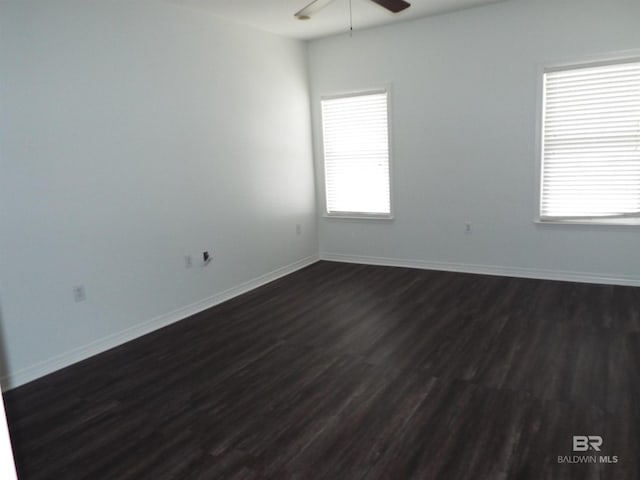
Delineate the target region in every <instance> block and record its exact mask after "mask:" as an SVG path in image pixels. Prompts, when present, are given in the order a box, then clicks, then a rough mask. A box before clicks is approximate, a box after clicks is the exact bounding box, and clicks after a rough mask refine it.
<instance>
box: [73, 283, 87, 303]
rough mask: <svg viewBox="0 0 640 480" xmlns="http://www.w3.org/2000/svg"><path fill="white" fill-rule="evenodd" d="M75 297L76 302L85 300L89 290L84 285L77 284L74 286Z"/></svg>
mask: <svg viewBox="0 0 640 480" xmlns="http://www.w3.org/2000/svg"><path fill="white" fill-rule="evenodd" d="M73 299H74V300H75V302H76V303H77V302H83V301H85V300H86V299H87V292H86V291H85V289H84V285H76V286H75V287H73Z"/></svg>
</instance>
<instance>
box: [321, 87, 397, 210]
mask: <svg viewBox="0 0 640 480" xmlns="http://www.w3.org/2000/svg"><path fill="white" fill-rule="evenodd" d="M321 105H322V134H323V146H324V172H325V188H326V200H327V213H328V214H338V215H340V214H342V215H369V216H376V215H378V216H389V215H390V214H391V195H390V185H389V184H390V182H389V125H388V115H387V92H386V91H381V92H375V93H366V94H358V95H351V96H344V97H336V98H324V99H322V101H321Z"/></svg>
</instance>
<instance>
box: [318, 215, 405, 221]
mask: <svg viewBox="0 0 640 480" xmlns="http://www.w3.org/2000/svg"><path fill="white" fill-rule="evenodd" d="M322 217H323V218H331V219H334V218H335V219H338V220H393V215H392V214H389V215H375V214H371V215H367V214H358V213H344V214H342V213H324V214H323V215H322Z"/></svg>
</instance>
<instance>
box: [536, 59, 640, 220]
mask: <svg viewBox="0 0 640 480" xmlns="http://www.w3.org/2000/svg"><path fill="white" fill-rule="evenodd" d="M637 62H640V50H626V51H623V52H618V53H611V54H606V55H597V56H591V57H587V58H582V59H579V60H576V59H573V60H564V61H558V62H547V63H540V64H538V65H537V98H536V128H535V175H534V179H535V187H534V192H535V205H534V220H533V221H534V223H536V224H539V225H551V226H557V225H575V226H580V225H582V226H594V227H605V228H606V227H613V228H616V227H622V228H627V227H638V226H640V214H638V215H633V216H616V217H557V218H547V217H543V216H542V215H541V213H542V180H543V169H544V158H543V155H544V148H543V143H544V115H545V82H544V79H545V74H546V73H549V72H559V71H566V70H576V69H580V68H589V67H600V66H607V65H620V64H625V63H637Z"/></svg>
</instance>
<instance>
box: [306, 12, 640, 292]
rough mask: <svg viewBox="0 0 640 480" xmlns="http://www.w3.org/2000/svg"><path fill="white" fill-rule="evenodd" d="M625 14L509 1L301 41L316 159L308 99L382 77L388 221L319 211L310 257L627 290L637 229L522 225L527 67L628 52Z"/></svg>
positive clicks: (631, 23) (531, 106) (633, 277)
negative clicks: (387, 130)
mask: <svg viewBox="0 0 640 480" xmlns="http://www.w3.org/2000/svg"><path fill="white" fill-rule="evenodd" d="M356 20H357V19H354V21H356ZM639 20H640V2H638V1H637V0H626V1H625V0H610V1H606V2H602V1H599V0H597V1H596V0H562V1H558V0H509V1H507V2H504V3H498V4H494V5H492V6H488V7H482V8H477V9H471V10H466V11H462V12H458V13H454V14H449V15H443V16H438V17H432V18H427V19H423V20H418V21H414V22H409V23H403V24H398V25H393V26H389V27H382V28H376V29H372V30H367V31H363V32H355V33H354V35H353V38H349V36H348V35H341V36H335V37H331V38H327V39H322V40H318V41H314V42H313V43H311V45H310V72H311V80H312V98H313V105H314V107H313V109H314V125H315V126H314V139H315V145H316V147H315V150H316V152H315V153H316V158H317V159H318V160H320V159H321V150H320V145H321V138H320V132H319V125H320V123H319V118H318V117H319V111H318V108H317V105H318V103H319V97H320V95H326V94H331V93H336V92H344V91H349V90H359V89H363V88H369V87H372V86H374V87H375V86H379V85H382V84H385V83H388V82H390V83H391V85H392V114H391V115H392V129H393V131H392V138H393V140H392V141H393V146H392V147H393V170H394V173H395V177H394V182H393V190H394V199H395V213H396V218H395V219H394V220H393V221H391V222H382V221H348V220H342V219H340V220H338V219H326V218H322V217H321V218H320V221H319V233H320V250H321V254H322V255H323V256H324V257H325V258H335V259H351V260H361V261H366V262H374V263H375V262H379V263H390V264H407V265H416V266H427V267H430V266H431V267H434V266H435V267H438V268H451V269H460V270H469V271H486V272H499V273H506V274H514V275H531V276H540V277H549V278H574V279H584V280H593V281H605V282H613V283H632V284H640V254H638V246H639V245H640V227H630V228H629V227H627V228H624V227H618V228H616V227H586V226H554V225H538V224H534V222H533V219H534V214H535V211H536V208H535V203H536V185H535V166H536V147H535V136H536V114H537V102H538V78H539V69H540V68H541V65H543V64H545V63H547V62H556V61H566V60H568V61H572V60H580V59H583V58H589V57H591V56H593V55H601V54H607V53H611V52H618V51H621V50H628V49H635V50H636V51H637V52H640V23H639ZM318 179H319V183H318V189H317V190H318V192H322V191H323V187H322V183H321V177H320V176H318ZM320 202H322V198H320ZM322 206H323V203H319V208H318V210H319V211H320V213H321V210H322ZM467 221H469V222H471V223H472V227H473V232H472V233H471V234H470V235H468V234H465V233H464V224H465V222H467Z"/></svg>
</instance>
